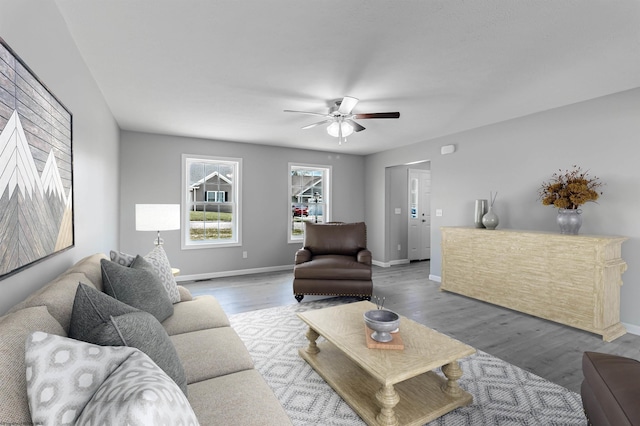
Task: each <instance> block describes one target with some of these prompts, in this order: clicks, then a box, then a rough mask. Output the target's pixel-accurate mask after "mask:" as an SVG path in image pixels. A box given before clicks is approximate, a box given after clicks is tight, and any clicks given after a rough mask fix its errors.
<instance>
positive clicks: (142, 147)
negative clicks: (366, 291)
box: [114, 132, 364, 280]
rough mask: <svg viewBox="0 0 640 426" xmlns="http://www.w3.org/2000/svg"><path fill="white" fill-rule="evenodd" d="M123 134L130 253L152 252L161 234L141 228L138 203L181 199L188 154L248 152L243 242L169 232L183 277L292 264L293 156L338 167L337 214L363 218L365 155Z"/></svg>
mask: <svg viewBox="0 0 640 426" xmlns="http://www.w3.org/2000/svg"><path fill="white" fill-rule="evenodd" d="M120 137H121V143H122V144H121V158H120V164H121V168H120V176H121V185H120V204H121V207H122V208H121V211H120V224H121V227H120V248H119V249H120V250H121V251H124V252H128V253H140V254H145V253H147V252H149V251H150V250H151V249H152V248H153V244H152V240H153V238H154V236H155V235H154V233H152V232H136V231H135V220H134V209H135V207H134V206H135V204H137V203H175V204H178V203H180V197H181V195H180V194H181V192H180V190H181V156H182V154H183V153H186V154H195V155H207V156H222V157H236V158H242V161H243V163H242V168H243V170H242V189H241V196H242V219H241V220H242V246H241V247H228V248H206V249H189V250H181V248H180V232H179V231H167V232H163V233H162V237H163V238H164V240H165V251H166V252H167V256H168V257H169V260H170V261H171V264H172V265H173V266H175V267H178V268H180V277H179V279H182V280H186V279H188V278H192V277H194V276H196V277H200V276H202V275H205V276H217V275H224V274H223V273H224V272H230V271H245V272H246V271H247V270H249V271H255V270H260V269H261V268H274V267H291V268H292V267H293V258H294V254H295V251H296V250H297V249H298V248H300V246H301V243H295V244H294V243H288V242H287V226H288V223H287V218H288V217H289V215H290V214H291V203H290V202H289V198H288V195H287V194H288V172H289V162H297V163H307V164H319V165H329V166H332V167H333V175H332V179H333V182H332V190H333V199H332V211H333V216H332V220H334V221H343V222H356V221H362V220H364V192H363V188H364V157H362V156H354V155H344V154H335V153H326V152H319V151H310V150H300V149H290V148H280V147H273V146H265V145H255V144H246V143H233V142H221V141H213V140H205V139H195V138H185V137H177V136H175V137H174V136H161V135H155V134H148V133H136V132H122V133H121V136H120ZM336 148H337V145H336ZM114 248H115V247H114ZM243 251H246V252H247V254H248V257H247V259H243V258H242V252H243Z"/></svg>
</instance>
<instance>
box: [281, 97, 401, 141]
mask: <svg viewBox="0 0 640 426" xmlns="http://www.w3.org/2000/svg"><path fill="white" fill-rule="evenodd" d="M357 103H358V99H357V98H352V97H350V96H345V97H344V98H342V100H339V101H336V102H335V105H334V106H332V107H331V108H329V112H328V113H327V114H322V113H319V112H308V111H292V110H289V109H285V110H284V112H296V113H300V114H310V115H318V116H320V117H325V119H324V120H322V121H318V122H317V123H313V124H309V125H307V126H304V127H303V129H311V128H312V127H316V126H320V125H323V124H327V123H328V124H329V125H328V126H327V133H329V134H330V135H331V136H333V137H336V138H338V143H339V144H340V145H342V142H343V141H344V142H346V141H347V140H346V137H347V136H349V135H351V134H352V133H353V132H361V131H363V130H364V129H365V127H363V126H362V125H360V124H358V123H357V122H355V121H354V119H357V120H364V119H370V118H399V117H400V113H399V112H374V113H366V114H365V113H363V114H354V113H353V112H352V111H353V109H354V108H355V106H356V105H357Z"/></svg>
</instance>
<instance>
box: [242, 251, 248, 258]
mask: <svg viewBox="0 0 640 426" xmlns="http://www.w3.org/2000/svg"><path fill="white" fill-rule="evenodd" d="M242 258H243V259H246V258H247V252H246V251H243V252H242Z"/></svg>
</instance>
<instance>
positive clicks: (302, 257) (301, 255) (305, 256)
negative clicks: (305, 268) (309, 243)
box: [296, 248, 311, 265]
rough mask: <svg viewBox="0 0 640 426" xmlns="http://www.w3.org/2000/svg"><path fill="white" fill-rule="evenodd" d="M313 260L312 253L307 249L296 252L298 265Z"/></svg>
mask: <svg viewBox="0 0 640 426" xmlns="http://www.w3.org/2000/svg"><path fill="white" fill-rule="evenodd" d="M310 260H311V252H310V251H309V250H307V249H304V248H301V249H298V251H296V265H299V264H301V263H304V262H308V261H310Z"/></svg>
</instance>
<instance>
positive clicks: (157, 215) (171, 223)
mask: <svg viewBox="0 0 640 426" xmlns="http://www.w3.org/2000/svg"><path fill="white" fill-rule="evenodd" d="M174 229H180V204H136V231H171V230H174Z"/></svg>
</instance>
